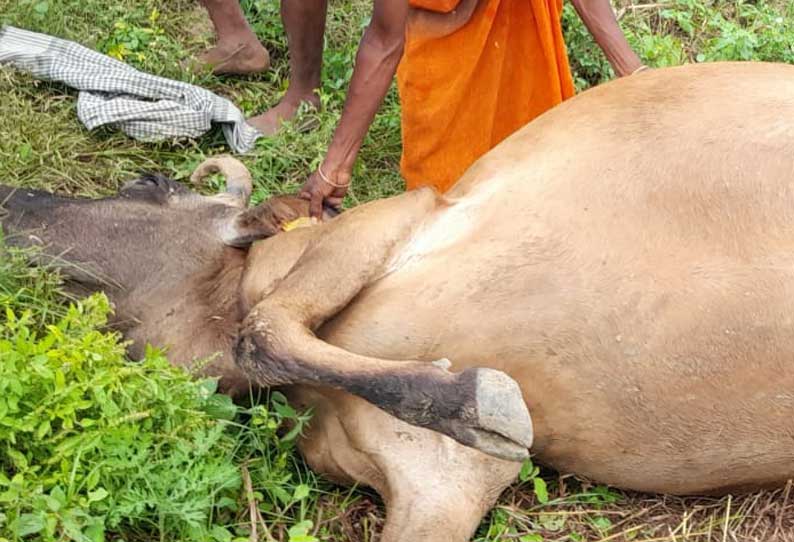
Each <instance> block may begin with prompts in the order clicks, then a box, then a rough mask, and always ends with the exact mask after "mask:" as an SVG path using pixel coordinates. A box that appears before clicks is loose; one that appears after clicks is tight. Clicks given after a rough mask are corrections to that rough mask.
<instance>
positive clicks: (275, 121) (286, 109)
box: [248, 91, 320, 136]
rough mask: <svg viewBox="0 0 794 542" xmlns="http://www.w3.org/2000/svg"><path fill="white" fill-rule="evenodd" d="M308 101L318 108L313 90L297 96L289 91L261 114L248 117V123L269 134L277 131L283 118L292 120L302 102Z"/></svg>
mask: <svg viewBox="0 0 794 542" xmlns="http://www.w3.org/2000/svg"><path fill="white" fill-rule="evenodd" d="M304 102H306V103H308V104H309V105H310V106H311V107H313V108H315V109H319V108H320V98H319V97H318V96H317V94H315V93H314V92H311V93H309V94H303V95H302V96H299V97H297V98H295V97H293V96H290V93H289V91H287V94H286V95H285V96H284V97H283V98H282V99H281V101H280V102H279V103H278V105H276V106H275V107H272V108H270V109H269V110H267V111H266V112H264V113H262V114H261V115H257V116H255V117H251V118H250V119H248V124H250V125H251V126H253V127H254V128H256V129H257V130H259V131H260V132H262V134H264V135H266V136H271V135H273V134H275V133H276V132H278V130H279V128H281V123H282V122H284V121H285V120H292V119H293V118H294V117H295V115H296V114H297V113H298V109H299V108H300V106H301V104H302V103H304Z"/></svg>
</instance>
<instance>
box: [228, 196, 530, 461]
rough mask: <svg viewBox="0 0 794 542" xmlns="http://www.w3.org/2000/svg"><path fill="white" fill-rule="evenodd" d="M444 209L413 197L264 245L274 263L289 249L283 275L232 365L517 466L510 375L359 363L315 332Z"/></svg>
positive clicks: (516, 400) (520, 433) (519, 413)
mask: <svg viewBox="0 0 794 542" xmlns="http://www.w3.org/2000/svg"><path fill="white" fill-rule="evenodd" d="M445 205H446V203H445V202H444V201H443V200H440V199H439V198H438V197H437V196H436V194H435V193H434V192H433V191H431V190H418V191H413V192H409V193H406V194H403V195H401V196H398V197H395V198H391V199H388V200H382V201H376V202H372V203H370V204H367V205H365V206H361V207H359V208H357V209H354V210H353V211H350V212H349V213H345V214H343V215H342V216H340V217H338V218H336V219H335V220H333V221H332V222H329V223H326V224H323V225H321V226H318V227H317V228H316V229H314V231H309V232H300V231H296V232H290V233H296V234H299V235H300V239H299V241H300V242H299V243H297V244H293V243H291V241H292V240H293V236H291V235H290V233H287V234H283V235H284V237H282V238H281V239H279V236H276V237H275V238H273V239H271V240H268V241H267V249H268V251H269V252H270V253H271V254H274V255H279V254H282V253H284V252H288V251H286V250H281V249H286V247H287V245H290V246H291V247H292V248H291V250H292V252H290V257H289V258H288V260H289V262H288V263H289V266H288V267H287V266H285V267H287V269H289V271H287V272H286V275H285V276H284V277H283V279H281V280H280V282H277V283H275V284H273V285H271V288H270V291H269V292H266V293H265V295H264V297H263V298H262V299H261V300H259V301H258V302H256V301H254V303H255V304H254V306H253V308H252V309H251V310H250V312H249V313H248V316H247V317H246V319H245V321H244V325H243V330H242V332H241V334H240V340H239V342H238V345H237V348H236V353H235V359H236V361H237V363H238V364H239V365H240V366H241V367H242V368H243V369H244V370H246V372H247V373H248V374H249V375H250V376H251V377H253V378H254V379H256V380H257V382H258V383H259V384H261V385H264V386H272V385H284V384H308V385H321V386H326V387H333V388H336V389H341V390H345V391H347V392H350V393H352V394H355V395H358V396H359V397H363V398H364V399H366V400H367V401H369V402H371V403H372V404H374V405H376V406H378V407H380V408H382V409H384V410H386V411H387V412H389V413H391V414H393V415H394V416H397V417H398V418H400V419H402V420H404V421H407V422H408V423H411V424H414V425H417V426H421V427H427V428H430V429H433V430H436V431H440V432H442V433H444V434H446V435H449V436H451V437H453V438H454V439H456V440H457V441H459V442H461V443H463V444H466V445H468V446H473V447H476V448H478V449H480V450H483V451H486V452H487V453H490V454H493V455H495V456H497V457H502V458H509V459H513V460H516V459H522V458H524V457H526V456H527V455H528V452H527V449H528V448H529V446H530V445H531V443H532V423H531V420H530V417H529V413H528V411H527V408H526V404H525V403H524V399H523V397H522V394H521V390H520V389H519V387H518V384H517V383H516V382H515V381H513V380H512V379H511V378H510V377H508V376H507V375H506V374H504V373H502V372H500V371H496V370H493V369H487V368H483V369H477V368H474V369H467V370H466V371H463V372H462V373H456V374H453V373H451V372H449V371H447V370H446V367H445V366H444V365H443V364H440V363H437V364H431V363H427V362H426V361H423V360H386V359H378V358H373V357H369V356H363V355H358V354H355V353H353V352H349V351H347V350H344V349H342V348H339V347H336V346H334V345H331V344H329V343H326V342H324V341H322V340H320V339H318V338H317V336H316V335H315V334H314V332H313V330H315V329H317V328H318V327H319V326H321V325H322V324H323V323H324V322H325V321H327V320H328V319H330V318H331V317H332V316H334V315H335V314H336V313H337V312H339V311H340V310H341V309H343V308H344V307H345V306H346V305H347V304H348V303H349V302H350V301H351V300H352V299H353V298H354V297H355V296H356V295H358V293H359V292H360V291H361V290H362V289H363V288H365V287H366V286H367V285H369V284H370V283H372V282H373V281H375V280H377V279H378V277H380V276H382V275H383V273H385V272H387V270H388V265H389V262H390V261H392V259H393V258H395V257H396V256H397V255H398V254H399V251H400V250H401V248H402V247H403V246H404V245H405V243H407V242H408V241H409V240H410V239H411V238H412V236H413V235H414V233H415V232H416V230H417V228H421V226H422V224H424V223H425V222H426V221H427V220H432V217H434V216H435V214H434V213H437V212H439V209H443V207H444V206H445ZM282 245H283V246H282ZM293 262H294V263H293ZM282 263H283V262H282Z"/></svg>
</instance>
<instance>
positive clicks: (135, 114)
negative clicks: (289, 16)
mask: <svg viewBox="0 0 794 542" xmlns="http://www.w3.org/2000/svg"><path fill="white" fill-rule="evenodd" d="M0 64H8V65H11V66H14V67H16V68H18V69H21V70H24V71H27V72H30V73H31V74H33V76H35V77H37V78H40V79H46V80H49V81H58V82H61V83H65V84H66V85H69V86H70V87H74V88H76V89H78V90H79V91H80V93H79V94H78V98H77V117H78V118H79V119H80V121H81V122H82V123H83V124H85V126H86V127H87V128H88V129H89V130H92V129H94V128H97V127H99V126H102V125H105V124H109V125H111V126H115V127H118V128H120V129H121V130H123V131H124V132H125V133H126V134H127V135H129V136H131V137H133V138H135V139H140V140H146V141H154V140H162V139H167V138H172V137H193V138H196V137H199V136H201V135H202V134H204V133H205V132H207V131H208V130H209V129H210V127H211V124H212V123H213V122H217V123H220V124H221V126H222V128H223V135H224V136H226V141H227V142H228V144H229V146H230V147H231V148H232V150H233V151H234V152H238V153H243V152H248V151H249V150H251V149H252V148H253V146H254V141H255V140H256V139H257V138H258V137H259V136H260V135H261V134H260V133H259V132H258V131H257V130H256V129H255V128H254V127H253V126H251V125H249V124H247V123H246V122H245V117H244V116H243V114H242V112H241V111H240V110H239V109H237V108H236V107H235V106H234V105H233V104H232V103H231V102H230V101H229V100H227V99H225V98H221V97H220V96H217V95H215V94H213V93H212V92H210V91H208V90H205V89H203V88H201V87H197V86H195V85H191V84H188V83H183V82H181V81H174V80H171V79H166V78H164V77H157V76H154V75H150V74H147V73H143V72H141V71H138V70H136V69H134V68H132V67H130V66H128V65H126V64H124V63H123V62H120V61H118V60H116V59H114V58H111V57H109V56H106V55H103V54H101V53H97V52H96V51H92V50H91V49H88V48H86V47H83V46H82V45H78V44H77V43H74V42H71V41H67V40H63V39H59V38H55V37H52V36H48V35H46V34H37V33H35V32H29V31H27V30H21V29H19V28H14V27H11V26H6V27H3V28H2V29H0Z"/></svg>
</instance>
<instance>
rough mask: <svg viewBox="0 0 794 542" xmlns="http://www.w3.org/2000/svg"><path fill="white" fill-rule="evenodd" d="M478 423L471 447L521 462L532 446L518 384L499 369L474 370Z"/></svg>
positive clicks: (527, 412)
mask: <svg viewBox="0 0 794 542" xmlns="http://www.w3.org/2000/svg"><path fill="white" fill-rule="evenodd" d="M476 379H477V384H476V388H475V389H476V392H475V397H476V409H477V414H476V416H477V423H476V427H473V428H472V433H473V438H474V442H473V443H472V444H471V446H472V447H474V448H477V449H478V450H480V451H482V452H485V453H487V454H489V455H493V456H496V457H499V458H502V459H507V460H510V461H523V460H524V459H526V458H527V457H529V448H530V447H531V446H532V439H533V430H532V418H531V417H530V415H529V409H527V405H526V403H525V402H524V397H523V395H522V394H521V388H520V387H519V385H518V383H517V382H516V381H515V380H513V379H512V378H510V377H509V376H508V375H507V374H505V373H503V372H502V371H497V370H495V369H476Z"/></svg>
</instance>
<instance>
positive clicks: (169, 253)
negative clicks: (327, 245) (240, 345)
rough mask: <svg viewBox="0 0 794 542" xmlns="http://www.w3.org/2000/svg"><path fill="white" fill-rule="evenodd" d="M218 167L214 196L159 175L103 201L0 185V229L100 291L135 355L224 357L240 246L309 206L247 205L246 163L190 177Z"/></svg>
mask: <svg viewBox="0 0 794 542" xmlns="http://www.w3.org/2000/svg"><path fill="white" fill-rule="evenodd" d="M215 171H219V172H221V173H223V174H224V175H225V176H226V184H227V190H226V192H224V193H222V194H218V195H215V196H203V195H200V194H197V193H195V192H193V191H191V190H189V189H188V188H186V187H185V186H184V185H182V184H180V183H178V182H176V181H173V180H170V179H168V178H165V177H162V176H158V175H149V176H144V177H141V178H139V179H136V180H134V181H132V182H129V183H127V184H126V185H125V186H124V187H123V188H122V189H121V190H120V191H119V192H118V194H117V195H115V196H112V197H108V198H102V199H84V198H67V197H60V196H56V195H53V194H50V193H47V192H42V191H38V190H27V189H21V188H10V187H5V186H0V223H2V226H3V230H4V233H5V238H6V243H7V244H9V245H11V246H22V247H29V246H37V247H40V248H39V250H37V251H36V254H37V256H36V257H37V258H38V259H39V261H42V260H44V261H46V262H47V263H52V264H54V265H56V266H57V267H58V268H59V269H61V271H62V273H63V275H64V277H65V278H66V280H67V285H69V286H70V287H73V288H75V289H78V290H80V291H81V292H90V291H98V290H102V291H105V292H106V293H107V294H108V296H109V297H110V298H111V300H112V301H113V303H114V305H115V306H116V318H115V321H114V324H115V325H116V326H117V327H118V328H119V329H121V330H122V331H124V332H125V333H126V334H127V336H128V337H129V338H131V339H133V341H136V344H135V347H134V348H133V350H132V351H131V353H132V354H133V355H138V354H139V353H140V348H141V347H142V346H143V345H144V341H149V342H153V343H155V344H157V343H160V344H163V345H170V346H171V348H172V352H173V353H174V355H173V356H172V360H173V361H176V362H177V363H179V362H182V363H187V362H189V361H190V359H189V358H192V357H193V356H194V355H196V356H201V355H206V353H207V352H217V351H222V352H224V355H226V352H227V350H228V344H227V343H229V344H230V341H231V340H232V339H233V337H234V335H235V334H236V326H237V324H238V323H239V321H240V319H241V318H242V315H241V314H239V313H238V306H237V299H238V287H239V283H240V279H241V276H242V270H243V265H244V261H245V256H246V253H247V250H246V249H247V247H248V246H249V245H250V244H251V243H252V242H253V241H255V240H258V239H263V238H266V237H269V236H271V235H274V234H275V233H277V232H278V231H280V229H281V226H282V224H283V223H285V222H286V221H289V220H293V219H295V218H298V217H300V216H306V215H307V214H308V202H305V201H303V200H300V199H298V198H296V197H291V196H285V197H277V198H272V199H270V200H268V201H266V202H264V203H263V204H261V205H259V206H257V207H253V208H248V199H249V197H250V195H251V176H250V174H249V172H248V170H247V169H246V168H245V166H243V165H242V164H241V163H240V162H238V161H237V160H234V159H232V158H230V157H219V158H213V159H210V160H208V161H207V162H204V163H203V164H202V165H201V166H199V168H198V169H197V170H196V172H195V173H194V174H193V180H194V181H198V180H200V179H202V178H203V177H205V176H206V175H207V174H208V173H211V172H215ZM174 357H181V358H183V359H174ZM229 366H230V367H233V364H229ZM216 372H218V371H216ZM220 372H221V373H222V372H223V371H220Z"/></svg>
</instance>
